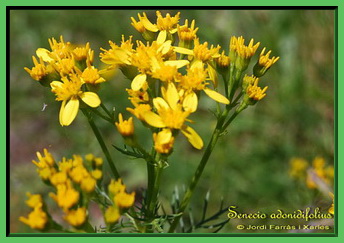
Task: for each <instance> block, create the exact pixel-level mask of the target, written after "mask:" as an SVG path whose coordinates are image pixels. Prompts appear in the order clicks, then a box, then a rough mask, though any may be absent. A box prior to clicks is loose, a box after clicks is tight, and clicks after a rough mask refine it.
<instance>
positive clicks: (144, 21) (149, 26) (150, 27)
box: [140, 17, 159, 32]
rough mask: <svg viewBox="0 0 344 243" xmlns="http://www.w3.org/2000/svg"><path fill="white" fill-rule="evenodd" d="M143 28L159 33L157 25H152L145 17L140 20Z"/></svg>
mask: <svg viewBox="0 0 344 243" xmlns="http://www.w3.org/2000/svg"><path fill="white" fill-rule="evenodd" d="M140 20H141V22H142V24H143V26H144V27H145V29H147V30H149V31H152V32H157V31H158V30H159V29H158V27H157V26H156V25H155V24H152V23H151V22H150V21H149V20H148V19H147V17H143V18H141V19H140Z"/></svg>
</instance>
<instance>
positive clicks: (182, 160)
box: [10, 10, 334, 233]
mask: <svg viewBox="0 0 344 243" xmlns="http://www.w3.org/2000/svg"><path fill="white" fill-rule="evenodd" d="M142 11H144V10H11V11H10V47H11V49H10V142H11V144H10V169H11V175H10V190H11V191H10V196H11V197H10V209H11V212H10V215H11V222H10V231H11V232H34V231H32V230H30V229H29V228H28V227H26V226H25V225H23V224H22V223H20V222H19V221H18V217H19V216H20V215H27V213H28V212H29V211H30V210H29V208H28V207H27V206H26V205H25V203H24V201H25V200H26V196H25V193H26V192H27V191H30V192H32V193H45V195H47V194H48V192H49V189H50V188H48V187H47V186H45V185H44V184H43V183H41V180H40V179H39V177H38V176H37V174H36V171H35V170H36V168H35V166H34V165H33V164H32V163H31V160H32V159H35V158H36V155H35V152H36V151H42V150H43V148H48V149H49V150H50V151H51V152H52V153H53V154H54V155H55V156H56V158H57V159H59V158H62V157H63V156H65V157H71V156H72V154H81V155H85V154H87V153H94V154H96V155H98V156H102V157H104V156H103V155H102V152H101V150H100V147H99V145H98V144H97V141H96V139H95V138H94V136H93V134H92V132H91V129H90V127H89V125H88V124H87V121H86V119H85V118H84V117H83V116H82V114H81V112H79V115H78V117H77V119H76V120H75V121H74V122H73V124H72V125H71V126H69V127H61V126H60V124H59V122H58V111H59V108H60V103H58V102H55V100H54V95H53V94H52V93H51V92H50V90H49V89H47V88H44V87H42V86H40V85H39V84H38V83H36V81H34V80H32V79H31V78H30V76H29V75H28V74H27V73H26V72H25V71H24V69H23V68H24V67H29V68H31V67H32V65H33V64H32V60H31V56H32V55H35V50H36V49H37V48H38V47H44V48H48V47H49V45H48V38H51V37H55V38H59V36H60V35H63V36H64V39H65V41H70V42H72V43H75V44H84V43H86V42H90V44H91V48H92V49H94V50H95V57H96V61H95V65H96V66H99V64H100V63H99V60H97V57H98V56H99V52H100V50H99V48H100V47H103V48H106V49H107V48H108V41H109V40H112V41H114V42H116V43H119V42H120V40H121V35H122V34H124V35H125V36H126V37H128V36H129V35H133V36H134V39H140V35H139V34H138V33H137V32H136V31H135V29H134V28H133V27H132V26H131V24H130V17H131V16H134V17H136V15H137V13H141V12H142ZM180 11H181V21H180V23H184V20H185V19H189V20H191V19H195V20H196V25H197V26H198V27H199V28H200V29H199V31H198V36H199V38H200V40H201V42H203V41H208V42H209V43H210V44H220V45H221V46H222V47H223V48H224V49H225V50H228V43H229V39H230V37H231V36H232V35H236V36H240V35H242V36H243V37H244V38H245V39H246V41H248V40H249V39H250V38H254V39H255V40H256V41H260V42H261V45H260V47H259V49H258V51H257V52H258V53H260V51H261V49H262V48H263V47H267V49H268V50H272V54H273V55H274V56H280V57H281V59H280V60H279V61H278V62H277V64H275V65H274V66H273V67H272V68H271V70H269V72H268V73H267V74H266V75H265V76H264V77H263V78H262V81H261V85H262V86H263V85H268V86H269V89H268V91H267V94H268V95H267V97H266V98H265V99H263V100H262V101H261V102H259V104H258V105H257V106H254V107H250V108H249V109H247V110H246V111H245V112H243V113H242V114H241V115H240V116H239V117H238V118H237V119H236V120H235V121H234V122H233V123H232V126H231V127H230V128H229V129H228V134H227V136H224V137H222V138H221V139H220V140H219V143H218V146H217V147H216V149H215V150H214V152H213V154H212V156H211V158H210V161H209V163H208V165H207V167H206V169H205V171H204V174H203V177H202V178H201V180H200V183H199V186H198V189H197V190H196V192H195V194H194V197H193V200H192V202H191V205H192V207H193V208H192V210H193V214H194V215H195V219H196V220H197V218H199V217H200V215H201V210H202V203H203V201H202V198H204V197H205V195H206V193H207V192H208V191H210V199H209V204H210V205H209V213H210V214H211V213H212V212H213V213H214V212H215V211H216V210H217V207H218V206H219V204H220V201H221V199H222V198H223V200H224V203H225V205H228V206H229V205H237V206H238V207H239V209H238V211H240V212H245V213H250V212H257V211H260V212H266V213H270V212H274V211H276V210H277V209H283V211H286V212H293V211H295V210H297V209H304V208H305V207H307V206H322V205H324V210H325V211H326V207H327V206H329V205H330V204H331V200H330V199H329V198H327V197H326V196H323V195H322V194H321V193H320V192H318V191H316V190H310V189H308V188H307V187H306V186H305V185H304V184H303V183H300V182H296V181H294V180H293V179H292V178H290V177H289V175H288V170H289V160H290V159H291V158H292V157H295V156H299V157H303V158H305V159H307V160H309V161H310V160H312V159H313V158H314V157H315V156H318V155H319V156H323V157H324V158H325V159H326V161H327V163H328V164H333V161H334V132H333V129H334V125H333V124H334V11H332V10H312V11H306V10H211V11H209V10H180ZM145 12H146V13H147V14H148V16H149V18H150V19H151V20H155V11H151V10H148V11H145ZM162 12H163V13H167V12H169V13H171V14H173V15H174V14H175V13H177V12H178V11H176V10H172V11H162ZM255 61H256V57H255V58H253V63H254V62H255ZM250 69H251V70H252V68H251V67H250V68H249V69H248V70H250ZM129 85H130V83H129V81H128V80H126V79H125V78H124V77H123V75H122V74H121V73H120V72H118V73H117V74H116V76H115V77H114V78H113V79H112V80H110V81H109V82H107V83H104V85H103V86H102V87H103V88H102V89H101V91H100V97H101V98H102V100H103V101H104V102H105V105H107V106H108V107H114V108H115V109H116V112H125V107H127V106H130V103H129V101H128V100H127V96H126V92H125V88H127V87H129ZM44 103H45V104H47V105H48V106H47V107H46V109H45V110H44V111H42V107H43V104H44ZM209 109H214V104H213V102H212V101H211V100H210V99H208V98H207V97H203V99H202V100H201V104H200V109H199V111H198V112H197V113H196V114H194V115H193V116H192V117H191V119H192V120H194V121H196V123H195V124H194V125H193V127H194V128H195V130H196V131H198V132H199V134H200V135H201V137H202V138H203V140H204V141H205V142H206V143H207V141H208V140H209V137H210V134H211V131H212V129H213V127H214V125H215V119H214V117H213V116H212V115H211V113H210V112H209ZM125 114H126V116H127V117H128V113H126V112H125ZM96 123H97V125H99V127H101V129H102V131H103V134H104V136H105V137H106V141H107V143H108V145H109V147H111V144H115V145H117V146H122V144H123V142H122V138H121V137H120V136H119V134H118V132H117V131H116V129H115V127H110V126H108V124H105V122H103V121H100V120H96ZM136 124H137V125H138V126H139V123H136ZM138 126H136V127H138ZM138 134H140V135H141V139H142V141H143V142H147V143H151V141H150V140H145V139H146V138H147V137H146V136H145V137H144V136H143V135H144V134H146V133H145V131H144V129H141V130H140V129H138ZM149 139H150V138H149ZM111 152H112V154H113V156H114V158H115V160H116V164H117V168H118V169H119V171H120V173H121V174H122V175H123V178H124V182H125V183H126V184H127V185H128V188H129V191H132V190H136V191H138V190H139V189H140V188H145V187H146V169H145V164H144V162H143V161H140V160H130V159H128V158H126V156H124V155H122V154H120V153H119V152H117V151H115V150H114V149H111ZM201 155H202V151H196V150H195V149H193V148H192V147H191V146H190V145H189V144H188V142H187V141H186V140H185V139H184V138H183V137H182V136H179V137H178V139H177V142H176V146H175V149H174V153H173V155H172V156H171V159H170V166H169V167H168V168H167V169H166V170H165V171H164V174H163V179H162V185H161V193H160V194H161V195H160V196H161V199H162V201H163V202H166V201H170V200H171V197H172V192H173V190H174V189H175V188H176V187H177V188H179V191H182V188H183V186H185V185H187V184H188V183H189V180H190V178H191V176H192V174H193V173H194V170H195V168H196V167H197V165H198V162H199V159H200V157H201ZM46 199H47V201H49V202H48V205H51V206H53V205H54V203H53V202H52V199H50V198H49V197H48V196H47V198H46ZM53 215H56V216H57V217H58V215H59V211H56V212H53ZM60 217H61V216H60ZM222 219H223V220H224V219H226V214H224V215H223V216H222ZM248 222H252V223H254V224H257V223H258V222H257V221H245V223H248ZM264 222H265V221H264ZM285 222H286V221H283V224H286V223H285ZM290 222H293V220H291V221H290ZM95 223H96V224H97V223H98V224H99V222H95ZM237 223H238V221H235V220H234V221H230V223H229V224H228V225H227V226H226V227H225V228H224V229H223V230H222V231H221V232H224V233H228V232H245V231H238V230H237V229H236V228H235V225H236V224H237ZM274 223H276V222H275V221H274ZM280 223H281V222H280ZM201 232H208V231H201Z"/></svg>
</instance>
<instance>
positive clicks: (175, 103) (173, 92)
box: [143, 83, 203, 149]
mask: <svg viewBox="0 0 344 243" xmlns="http://www.w3.org/2000/svg"><path fill="white" fill-rule="evenodd" d="M162 93H163V96H164V98H165V99H163V98H161V97H158V98H154V99H153V104H154V107H155V108H156V110H157V112H158V114H156V113H154V112H153V111H147V112H145V113H144V114H143V116H144V120H145V121H146V122H147V123H148V124H149V125H151V126H152V127H157V128H170V129H178V130H181V131H182V133H183V134H184V135H185V136H186V138H187V139H188V140H189V142H190V143H191V144H192V145H193V146H194V147H195V148H197V149H201V148H202V147H203V141H202V139H201V137H200V136H199V135H198V134H197V133H196V132H195V130H193V129H192V128H191V127H189V126H187V125H185V124H184V122H185V121H186V118H187V117H188V116H189V114H190V111H184V110H183V106H182V105H181V104H179V95H178V91H177V89H176V88H175V86H174V84H173V83H168V88H167V89H166V91H164V90H163V89H162Z"/></svg>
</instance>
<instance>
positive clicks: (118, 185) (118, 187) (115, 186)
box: [108, 179, 125, 195]
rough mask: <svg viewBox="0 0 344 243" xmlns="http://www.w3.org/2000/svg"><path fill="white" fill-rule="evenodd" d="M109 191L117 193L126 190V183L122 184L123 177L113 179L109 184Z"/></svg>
mask: <svg viewBox="0 0 344 243" xmlns="http://www.w3.org/2000/svg"><path fill="white" fill-rule="evenodd" d="M108 189H109V193H111V194H113V195H115V194H117V193H121V192H124V191H125V185H123V184H122V179H118V180H117V181H115V180H111V182H110V184H109V186H108Z"/></svg>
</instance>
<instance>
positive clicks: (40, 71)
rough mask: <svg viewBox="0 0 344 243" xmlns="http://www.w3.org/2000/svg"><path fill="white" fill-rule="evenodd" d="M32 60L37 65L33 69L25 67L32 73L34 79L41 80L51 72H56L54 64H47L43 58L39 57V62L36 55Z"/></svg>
mask: <svg viewBox="0 0 344 243" xmlns="http://www.w3.org/2000/svg"><path fill="white" fill-rule="evenodd" d="M32 61H33V63H34V65H35V66H34V67H33V68H32V69H31V70H30V69H28V68H27V67H25V68H24V69H25V71H26V72H28V73H29V74H30V76H31V77H32V78H33V79H34V80H37V81H40V80H42V79H43V78H45V77H46V76H48V75H49V74H50V73H53V72H55V69H54V68H53V66H51V65H50V64H48V65H45V64H44V62H43V59H42V58H39V62H38V61H37V59H36V58H35V57H34V56H32Z"/></svg>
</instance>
